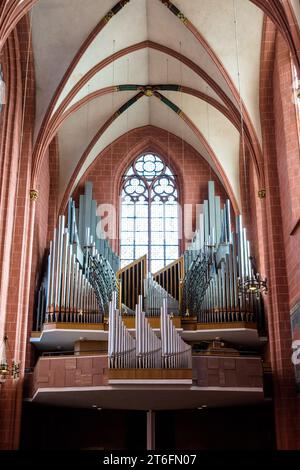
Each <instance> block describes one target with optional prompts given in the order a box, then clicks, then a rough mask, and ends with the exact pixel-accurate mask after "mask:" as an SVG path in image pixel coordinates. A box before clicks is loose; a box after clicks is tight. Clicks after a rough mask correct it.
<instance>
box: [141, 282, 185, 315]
mask: <svg viewBox="0 0 300 470" xmlns="http://www.w3.org/2000/svg"><path fill="white" fill-rule="evenodd" d="M144 295H145V300H144V306H145V311H146V312H147V316H149V317H153V316H159V315H160V310H161V307H162V306H163V303H164V300H165V299H166V300H167V309H168V312H169V313H173V314H175V315H179V302H178V300H176V299H175V298H174V297H172V296H171V295H170V294H169V293H168V292H167V291H166V290H165V289H164V288H163V287H162V286H161V285H160V284H159V283H158V282H156V281H155V280H154V279H153V277H152V276H151V274H148V277H147V279H145V288H144Z"/></svg>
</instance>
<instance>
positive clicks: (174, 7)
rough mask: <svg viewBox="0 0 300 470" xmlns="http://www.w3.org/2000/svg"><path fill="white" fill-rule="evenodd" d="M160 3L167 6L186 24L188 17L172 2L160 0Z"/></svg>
mask: <svg viewBox="0 0 300 470" xmlns="http://www.w3.org/2000/svg"><path fill="white" fill-rule="evenodd" d="M160 1H161V3H163V4H164V5H165V6H166V7H167V8H169V10H170V11H171V12H172V13H173V14H174V15H175V16H177V18H179V19H180V21H182V23H184V24H186V23H187V22H188V19H187V18H186V17H185V16H184V14H183V13H182V12H181V11H180V10H178V8H177V7H176V6H175V5H173V3H172V2H169V0H160Z"/></svg>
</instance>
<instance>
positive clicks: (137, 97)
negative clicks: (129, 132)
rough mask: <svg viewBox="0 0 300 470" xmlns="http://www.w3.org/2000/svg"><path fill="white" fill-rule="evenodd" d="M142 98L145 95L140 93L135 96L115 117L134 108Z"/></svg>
mask: <svg viewBox="0 0 300 470" xmlns="http://www.w3.org/2000/svg"><path fill="white" fill-rule="evenodd" d="M142 96H144V93H143V92H142V91H140V93H138V94H137V95H135V96H133V98H131V99H130V100H128V101H127V103H125V104H123V105H122V106H121V107H120V108H119V109H118V111H116V112H115V117H117V116H120V115H121V114H122V113H124V111H126V110H127V109H128V108H130V106H132V105H133V104H134V103H136V102H137V101H138V100H139V99H140V98H141V97H142Z"/></svg>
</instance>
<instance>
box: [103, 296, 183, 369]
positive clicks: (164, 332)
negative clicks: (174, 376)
mask: <svg viewBox="0 0 300 470" xmlns="http://www.w3.org/2000/svg"><path fill="white" fill-rule="evenodd" d="M167 302H168V301H167V299H164V300H163V305H162V307H161V315H160V338H159V337H158V336H157V334H156V332H155V331H154V330H153V329H152V328H151V326H150V324H149V320H148V319H147V318H146V315H145V312H144V311H143V309H142V296H139V302H138V304H137V305H136V308H135V338H133V336H132V333H131V332H129V330H128V329H127V328H126V326H125V324H124V322H123V320H122V317H121V315H120V312H119V310H118V309H117V308H116V294H114V295H113V300H112V302H110V306H109V336H108V357H109V366H110V368H112V369H127V368H129V369H130V368H136V369H161V368H163V369H188V368H191V366H192V356H191V346H189V345H188V344H186V343H185V342H184V341H183V340H182V339H181V337H180V334H179V333H178V331H177V330H176V328H175V326H174V324H173V322H172V320H171V316H170V315H169V314H168V305H167Z"/></svg>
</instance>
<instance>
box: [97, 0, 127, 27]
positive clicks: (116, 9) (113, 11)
mask: <svg viewBox="0 0 300 470" xmlns="http://www.w3.org/2000/svg"><path fill="white" fill-rule="evenodd" d="M129 2H130V0H121V1H120V2H118V3H117V4H116V5H115V6H114V7H113V8H112V9H111V10H109V12H108V13H107V14H106V15H105V16H104V18H103V19H104V21H106V23H108V22H109V21H110V20H111V19H112V17H113V16H115V15H116V14H117V13H119V11H120V10H122V8H123V7H125V5H126V4H127V3H129Z"/></svg>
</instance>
